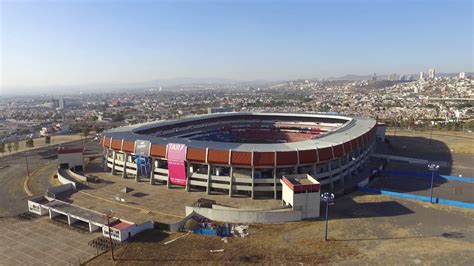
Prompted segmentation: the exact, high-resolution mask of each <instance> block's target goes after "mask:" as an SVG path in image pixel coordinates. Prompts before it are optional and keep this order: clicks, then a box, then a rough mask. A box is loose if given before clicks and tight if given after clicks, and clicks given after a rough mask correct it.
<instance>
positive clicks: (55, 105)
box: [52, 99, 59, 109]
mask: <svg viewBox="0 0 474 266" xmlns="http://www.w3.org/2000/svg"><path fill="white" fill-rule="evenodd" d="M52 102H53V108H54V109H56V108H59V100H58V99H53V100H52Z"/></svg>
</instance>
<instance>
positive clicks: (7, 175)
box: [0, 141, 100, 218]
mask: <svg viewBox="0 0 474 266" xmlns="http://www.w3.org/2000/svg"><path fill="white" fill-rule="evenodd" d="M81 144H82V143H81V141H74V142H70V143H68V144H66V146H69V145H70V146H79V145H81ZM62 145H65V144H62ZM85 146H86V149H87V150H94V151H99V150H100V146H99V145H98V144H97V142H91V141H87V142H86V143H85ZM56 148H57V147H47V148H40V149H33V150H30V151H28V165H29V170H30V174H31V175H30V178H29V181H28V187H29V189H30V191H31V193H32V194H33V195H40V194H43V193H44V192H45V191H46V189H48V188H49V187H50V186H51V184H50V183H49V179H50V178H51V176H52V175H54V173H55V171H56V167H57V160H56V158H57V157H56ZM26 179H27V171H26V159H25V152H20V153H16V154H12V155H10V156H3V157H0V218H1V217H7V216H14V215H16V214H19V213H22V212H25V211H27V209H28V208H27V207H28V206H27V199H28V197H29V195H28V194H27V193H26V192H25V190H24V184H25V181H26Z"/></svg>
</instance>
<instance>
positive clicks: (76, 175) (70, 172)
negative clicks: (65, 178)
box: [66, 170, 88, 182]
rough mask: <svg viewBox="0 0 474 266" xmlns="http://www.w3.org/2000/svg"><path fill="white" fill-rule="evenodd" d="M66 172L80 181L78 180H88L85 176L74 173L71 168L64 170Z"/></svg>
mask: <svg viewBox="0 0 474 266" xmlns="http://www.w3.org/2000/svg"><path fill="white" fill-rule="evenodd" d="M66 174H67V175H69V176H70V177H72V178H74V179H75V180H77V181H80V182H87V181H88V180H87V177H86V176H83V175H80V174H78V173H74V172H73V171H71V170H66Z"/></svg>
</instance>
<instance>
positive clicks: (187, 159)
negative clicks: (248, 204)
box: [101, 112, 376, 199]
mask: <svg viewBox="0 0 474 266" xmlns="http://www.w3.org/2000/svg"><path fill="white" fill-rule="evenodd" d="M375 134H376V121H375V120H374V119H371V118H360V117H348V116H341V115H328V114H293V113H291V114H290V113H237V112H231V113H218V114H209V115H200V116H193V117H187V118H181V119H177V120H166V121H158V122H151V123H145V124H139V125H133V126H126V127H120V128H116V129H112V130H110V131H107V132H104V133H103V136H102V138H101V145H102V146H103V147H104V158H105V160H104V162H105V163H104V168H105V169H106V171H110V172H111V173H112V174H113V175H120V176H121V177H123V178H130V177H132V178H134V179H135V181H140V182H150V184H152V185H158V184H161V185H166V186H167V187H168V188H176V187H182V188H185V189H186V191H195V190H196V191H206V192H207V193H208V194H209V193H213V194H214V193H222V194H228V195H229V196H239V195H242V196H247V197H251V198H262V197H265V198H268V197H274V198H275V199H276V198H280V197H281V190H282V185H281V182H280V179H281V177H282V176H285V175H292V174H309V175H311V176H313V177H314V178H315V179H317V181H318V182H319V183H320V184H321V186H322V190H330V191H337V190H338V189H343V188H344V184H345V183H347V182H350V181H351V180H352V179H353V178H354V177H356V176H357V173H359V172H360V171H361V169H362V168H363V166H364V165H366V164H367V163H368V159H369V157H370V153H371V152H372V150H373V149H374V147H375Z"/></svg>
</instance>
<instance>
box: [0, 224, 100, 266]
mask: <svg viewBox="0 0 474 266" xmlns="http://www.w3.org/2000/svg"><path fill="white" fill-rule="evenodd" d="M0 231H1V232H2V237H1V238H0V265H26V264H28V265H33V264H34V265H68V264H73V265H78V264H79V263H82V262H84V261H86V260H87V259H89V258H91V257H93V256H94V255H95V254H96V252H97V251H96V249H94V248H91V247H89V246H88V244H87V243H88V242H89V241H91V240H93V239H95V238H97V237H98V236H100V234H99V233H93V234H91V233H89V232H79V231H78V230H73V229H70V228H69V227H67V226H66V225H60V224H58V223H53V222H51V221H50V220H49V218H48V217H41V218H37V219H33V220H17V219H14V218H8V219H2V220H0Z"/></svg>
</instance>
